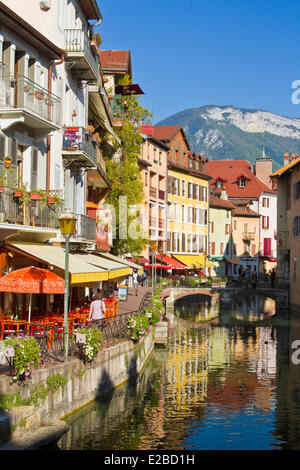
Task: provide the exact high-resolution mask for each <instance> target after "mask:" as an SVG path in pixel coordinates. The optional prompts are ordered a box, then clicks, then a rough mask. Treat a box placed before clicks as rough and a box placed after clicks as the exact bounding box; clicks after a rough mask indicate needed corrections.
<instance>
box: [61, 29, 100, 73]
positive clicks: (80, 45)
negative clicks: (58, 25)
mask: <svg viewBox="0 0 300 470" xmlns="http://www.w3.org/2000/svg"><path fill="white" fill-rule="evenodd" d="M64 49H65V50H66V51H67V52H71V53H73V55H74V53H76V52H78V53H80V54H82V53H83V54H84V55H85V56H86V57H87V59H88V62H89V63H90V66H91V68H92V70H93V73H94V74H95V75H96V76H98V75H99V65H98V62H97V59H96V57H95V56H94V54H93V52H92V48H91V40H90V38H89V36H88V34H87V32H86V31H82V30H81V29H65V46H64ZM74 67H76V64H75V66H74Z"/></svg>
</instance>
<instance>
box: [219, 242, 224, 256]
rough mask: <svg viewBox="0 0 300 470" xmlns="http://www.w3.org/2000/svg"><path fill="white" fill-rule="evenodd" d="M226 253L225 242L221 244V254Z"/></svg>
mask: <svg viewBox="0 0 300 470" xmlns="http://www.w3.org/2000/svg"><path fill="white" fill-rule="evenodd" d="M223 253H224V243H221V244H220V255H221V256H222V255H223Z"/></svg>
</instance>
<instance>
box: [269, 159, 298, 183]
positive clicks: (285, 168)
mask: <svg viewBox="0 0 300 470" xmlns="http://www.w3.org/2000/svg"><path fill="white" fill-rule="evenodd" d="M299 163H300V158H297V160H293V161H292V162H291V163H289V164H288V165H285V166H283V167H282V168H280V169H279V170H277V171H275V172H274V173H272V175H271V178H278V177H279V176H282V175H283V174H284V173H286V172H287V171H289V170H291V169H292V168H293V167H294V166H296V165H298V164H299Z"/></svg>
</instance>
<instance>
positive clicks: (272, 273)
mask: <svg viewBox="0 0 300 470" xmlns="http://www.w3.org/2000/svg"><path fill="white" fill-rule="evenodd" d="M275 278H276V272H275V268H273V269H272V271H271V287H272V289H274V287H275Z"/></svg>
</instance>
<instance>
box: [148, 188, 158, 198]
mask: <svg viewBox="0 0 300 470" xmlns="http://www.w3.org/2000/svg"><path fill="white" fill-rule="evenodd" d="M149 194H150V196H151V197H157V189H156V188H154V187H153V186H150V188H149Z"/></svg>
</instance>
